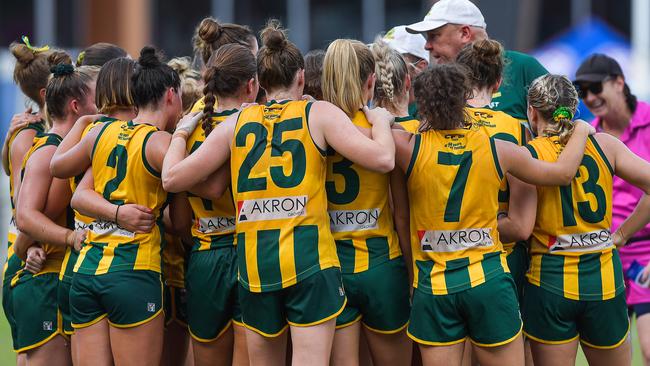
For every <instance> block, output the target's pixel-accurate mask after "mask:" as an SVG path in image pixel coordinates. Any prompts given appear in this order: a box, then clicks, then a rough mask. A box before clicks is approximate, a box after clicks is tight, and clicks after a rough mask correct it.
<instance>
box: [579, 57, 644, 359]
mask: <svg viewBox="0 0 650 366" xmlns="http://www.w3.org/2000/svg"><path fill="white" fill-rule="evenodd" d="M574 84H575V86H576V89H577V90H578V94H579V95H580V98H581V99H582V101H583V102H584V104H585V105H586V106H587V108H589V111H591V113H593V114H594V116H596V118H595V119H594V120H593V121H592V124H593V126H594V127H595V128H596V130H597V131H598V132H606V133H609V134H610V135H612V136H614V137H617V138H618V139H620V140H621V141H622V142H623V143H624V144H625V145H626V146H627V147H628V148H629V149H630V150H632V152H634V153H635V154H637V155H639V156H640V157H642V158H643V159H645V160H650V105H649V104H648V103H645V102H641V101H637V99H636V96H634V95H633V94H632V92H631V91H630V87H629V86H628V85H627V83H626V82H625V76H624V75H623V70H621V67H620V66H619V64H618V62H616V60H614V59H613V58H611V57H608V56H605V55H603V54H594V55H591V56H590V57H589V58H587V59H586V60H585V61H583V62H582V64H581V65H580V67H579V68H578V71H577V72H576V80H575V82H574ZM613 187H614V188H613V201H612V202H613V205H612V206H613V207H612V232H613V231H614V230H616V229H617V228H618V227H619V226H620V225H621V223H622V222H623V220H624V219H625V218H626V217H628V216H629V215H630V214H631V213H632V211H633V210H634V208H635V207H636V204H637V202H639V199H640V198H641V196H643V192H642V191H641V190H640V189H639V188H637V187H635V186H633V185H631V184H629V183H627V182H625V181H624V180H623V179H621V178H619V177H614V185H613ZM626 239H627V244H626V245H625V247H622V248H621V249H620V257H621V262H622V265H623V273H624V274H625V289H626V301H627V305H628V308H629V312H630V315H631V314H632V313H636V326H637V329H638V333H639V343H640V345H641V350H642V352H643V358H644V362H645V365H650V316H646V315H648V314H650V289H648V288H647V287H644V286H640V285H639V284H637V283H636V282H634V278H628V277H627V270H628V269H629V268H630V265H631V264H632V262H634V261H637V262H638V263H640V264H641V265H643V266H644V267H646V269H645V276H647V274H648V273H649V272H650V268H649V267H648V264H649V262H650V225H648V226H646V227H645V228H644V229H642V230H641V231H639V232H638V233H637V234H636V235H634V236H633V237H631V238H628V237H626Z"/></svg>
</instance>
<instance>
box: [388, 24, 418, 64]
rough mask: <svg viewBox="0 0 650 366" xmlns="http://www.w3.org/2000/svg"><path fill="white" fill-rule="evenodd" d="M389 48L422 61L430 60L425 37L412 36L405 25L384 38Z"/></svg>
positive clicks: (390, 31)
mask: <svg viewBox="0 0 650 366" xmlns="http://www.w3.org/2000/svg"><path fill="white" fill-rule="evenodd" d="M382 40H383V41H384V42H386V43H387V44H388V46H389V47H390V48H392V49H394V50H395V51H397V52H399V53H410V54H411V55H413V56H417V57H419V58H421V59H425V60H428V59H429V51H427V50H425V49H424V44H425V43H426V41H425V39H424V37H422V36H421V35H419V34H411V33H409V32H407V31H406V26H405V25H400V26H397V27H395V28H393V29H391V30H389V31H388V32H387V33H386V34H385V35H384V37H383V38H382Z"/></svg>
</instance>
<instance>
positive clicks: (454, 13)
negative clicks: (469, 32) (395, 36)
mask: <svg viewBox="0 0 650 366" xmlns="http://www.w3.org/2000/svg"><path fill="white" fill-rule="evenodd" d="M449 23H451V24H462V25H469V26H473V27H480V28H486V27H487V25H486V24H485V19H484V18H483V14H481V11H480V10H479V8H477V7H476V5H474V3H472V2H471V1H469V0H440V1H438V2H437V3H435V4H433V6H432V7H431V10H429V13H427V15H425V17H424V20H422V21H421V22H417V23H414V24H411V25H409V26H406V31H407V32H409V33H424V32H428V31H431V30H434V29H436V28H440V27H442V26H443V25H445V24H449Z"/></svg>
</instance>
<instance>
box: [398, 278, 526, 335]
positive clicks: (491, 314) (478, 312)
mask: <svg viewBox="0 0 650 366" xmlns="http://www.w3.org/2000/svg"><path fill="white" fill-rule="evenodd" d="M521 328H522V324H521V316H520V314H519V303H518V302H517V294H516V291H515V283H514V281H513V280H512V277H511V276H510V274H509V273H504V274H502V275H500V276H498V277H495V278H493V279H491V280H489V281H487V282H485V283H483V284H481V285H478V286H476V287H472V288H470V289H468V290H464V291H461V292H457V293H453V294H449V295H433V294H431V293H425V292H424V291H422V290H419V289H415V291H414V292H413V308H412V309H411V319H410V320H409V326H408V335H409V337H411V338H412V339H413V340H414V341H416V342H418V343H420V344H423V345H429V346H448V345H452V344H456V343H460V342H463V341H465V339H466V338H467V337H469V339H470V341H472V343H474V344H476V345H477V346H480V347H496V346H501V345H504V344H507V343H510V342H512V341H513V340H514V339H515V338H517V336H518V335H519V334H520V333H521Z"/></svg>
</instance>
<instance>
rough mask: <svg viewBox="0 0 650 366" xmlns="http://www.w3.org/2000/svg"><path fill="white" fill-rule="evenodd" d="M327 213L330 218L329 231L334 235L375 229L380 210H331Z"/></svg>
mask: <svg viewBox="0 0 650 366" xmlns="http://www.w3.org/2000/svg"><path fill="white" fill-rule="evenodd" d="M327 213H328V214H329V216H330V229H331V230H332V232H334V233H340V232H347V231H362V230H371V229H376V228H377V227H378V225H377V221H379V215H380V214H381V210H380V209H378V208H371V209H368V210H332V211H328V212H327Z"/></svg>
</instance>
